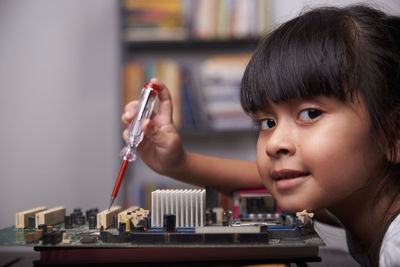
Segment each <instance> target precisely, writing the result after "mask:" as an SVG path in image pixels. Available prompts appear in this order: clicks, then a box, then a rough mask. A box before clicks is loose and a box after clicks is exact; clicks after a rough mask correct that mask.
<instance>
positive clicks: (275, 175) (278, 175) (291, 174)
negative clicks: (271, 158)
mask: <svg viewBox="0 0 400 267" xmlns="http://www.w3.org/2000/svg"><path fill="white" fill-rule="evenodd" d="M309 174H310V173H309V172H304V171H297V170H290V169H282V170H278V171H273V172H272V173H271V177H272V179H274V180H282V179H292V178H299V177H302V176H307V175H309Z"/></svg>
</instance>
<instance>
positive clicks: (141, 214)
mask: <svg viewBox="0 0 400 267" xmlns="http://www.w3.org/2000/svg"><path fill="white" fill-rule="evenodd" d="M148 215H149V211H148V210H145V209H142V208H140V207H138V206H132V207H130V208H128V209H126V210H124V211H122V212H120V213H118V224H119V223H120V222H124V221H125V220H130V221H131V222H132V224H133V226H137V225H138V223H139V222H140V220H142V219H143V218H145V217H147V216H148Z"/></svg>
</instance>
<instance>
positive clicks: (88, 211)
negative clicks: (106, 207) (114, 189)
mask: <svg viewBox="0 0 400 267" xmlns="http://www.w3.org/2000/svg"><path fill="white" fill-rule="evenodd" d="M97 213H99V210H98V209H97V208H96V209H90V210H87V211H86V220H87V221H89V217H90V216H92V215H95V216H96V215H97Z"/></svg>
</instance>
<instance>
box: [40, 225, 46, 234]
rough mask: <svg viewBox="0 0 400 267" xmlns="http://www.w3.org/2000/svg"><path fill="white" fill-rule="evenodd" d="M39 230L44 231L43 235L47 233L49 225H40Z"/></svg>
mask: <svg viewBox="0 0 400 267" xmlns="http://www.w3.org/2000/svg"><path fill="white" fill-rule="evenodd" d="M38 229H40V230H42V232H43V234H44V233H47V224H39V225H38Z"/></svg>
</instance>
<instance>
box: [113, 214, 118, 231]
mask: <svg viewBox="0 0 400 267" xmlns="http://www.w3.org/2000/svg"><path fill="white" fill-rule="evenodd" d="M112 225H113V227H114V228H115V229H118V215H114V216H113V224H112Z"/></svg>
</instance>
